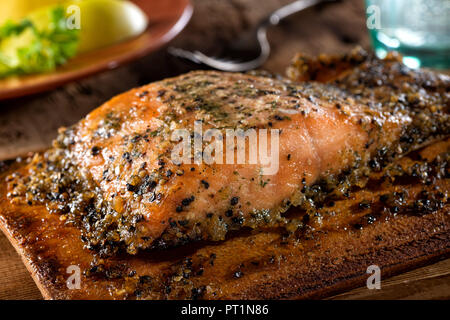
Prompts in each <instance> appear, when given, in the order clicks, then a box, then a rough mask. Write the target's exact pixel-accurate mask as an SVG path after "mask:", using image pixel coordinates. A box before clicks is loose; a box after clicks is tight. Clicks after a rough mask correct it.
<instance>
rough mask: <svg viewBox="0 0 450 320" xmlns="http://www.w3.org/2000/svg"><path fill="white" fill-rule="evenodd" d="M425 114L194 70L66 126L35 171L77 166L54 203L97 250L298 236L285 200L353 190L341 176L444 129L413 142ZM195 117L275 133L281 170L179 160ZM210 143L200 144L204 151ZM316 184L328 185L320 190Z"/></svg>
mask: <svg viewBox="0 0 450 320" xmlns="http://www.w3.org/2000/svg"><path fill="white" fill-rule="evenodd" d="M437 112H439V110H438V111H437ZM418 114H419V113H418V112H417V110H415V111H414V112H413V110H411V108H408V107H405V108H396V109H395V112H393V107H386V105H385V104H373V103H368V102H367V101H366V100H363V99H358V97H357V96H356V97H355V95H353V94H350V93H349V92H346V91H345V89H343V88H338V87H337V86H330V85H324V84H319V83H294V82H292V81H289V80H279V79H274V78H269V77H261V76H253V75H245V74H238V73H221V72H214V71H197V72H191V73H188V74H185V75H182V76H179V77H177V78H171V79H167V80H163V81H160V82H156V83H153V84H150V85H147V86H144V87H141V88H138V89H133V90H131V91H129V92H127V93H124V94H122V95H119V96H117V97H115V98H113V99H112V100H110V101H109V102H107V103H105V104H104V105H102V106H101V107H99V108H98V109H96V110H94V111H93V112H92V113H90V114H89V115H88V116H87V117H86V118H85V119H83V120H82V121H80V122H79V123H78V124H76V125H74V126H73V127H70V128H68V129H65V130H62V132H61V135H60V137H59V138H58V140H57V141H56V142H55V147H54V150H57V152H56V153H55V154H57V155H58V157H60V158H58V157H56V156H55V155H54V154H53V155H52V154H50V155H49V154H47V155H43V156H42V157H43V158H44V159H45V161H43V160H42V158H40V157H37V156H36V157H35V159H34V160H33V161H32V162H31V163H30V165H29V167H30V168H31V169H30V168H29V170H30V172H31V173H32V174H33V173H34V174H35V173H36V169H33V166H36V164H37V163H38V164H41V166H42V163H46V161H47V163H49V162H52V161H54V162H55V163H58V164H59V165H60V164H61V163H63V164H64V165H60V167H64V169H62V173H61V174H60V175H59V176H58V177H59V178H58V179H61V176H62V177H64V176H65V175H67V176H68V172H70V170H69V169H68V168H69V167H74V168H76V172H77V178H76V179H72V180H70V179H71V178H70V177H69V178H67V179H68V180H70V181H72V182H70V188H69V187H68V188H66V189H64V190H69V189H70V190H71V191H66V193H68V196H66V195H64V192H63V190H61V189H63V188H61V187H60V188H59V189H58V190H59V191H58V192H59V193H60V194H63V196H61V197H66V198H67V197H71V203H69V204H68V205H65V206H64V205H62V204H59V205H57V206H56V209H59V210H60V211H66V212H69V213H70V212H71V213H74V212H78V213H77V214H79V215H81V216H82V218H81V221H82V222H80V223H79V224H80V227H81V228H82V229H83V231H84V237H85V240H87V241H88V242H89V243H90V245H91V247H97V246H98V247H102V246H105V245H111V244H117V243H120V244H124V245H125V247H126V249H127V250H128V252H129V253H135V252H136V251H137V250H138V249H139V248H149V247H154V246H159V247H161V246H162V247H164V246H167V245H177V244H183V243H185V242H188V241H191V240H198V239H208V240H223V239H224V238H225V235H226V234H227V232H228V231H230V230H237V229H240V228H242V227H251V228H255V229H256V228H265V227H280V226H283V227H286V228H287V230H288V231H289V232H295V231H296V230H297V229H298V228H301V226H302V222H301V221H292V220H289V219H287V218H286V217H284V216H283V215H282V213H283V212H285V211H286V210H287V209H288V208H289V207H291V206H297V205H298V206H302V208H305V210H307V212H309V211H308V209H311V208H313V207H314V203H313V201H312V200H313V198H314V193H315V192H316V193H317V190H319V191H320V192H319V194H324V193H328V194H329V193H334V194H338V193H339V192H340V193H341V195H342V194H345V188H346V187H348V186H349V185H350V182H349V180H345V179H344V177H349V176H351V177H353V178H355V179H356V178H357V180H355V181H363V180H364V179H363V178H364V177H366V176H367V175H368V174H369V172H370V171H371V170H373V169H376V168H377V167H379V166H382V165H383V163H382V162H383V161H385V160H387V159H390V158H392V157H398V156H400V155H401V154H402V153H404V152H406V151H408V150H411V149H414V146H418V145H421V144H423V143H425V142H427V139H429V138H430V137H435V136H439V135H441V136H442V135H446V134H448V117H447V118H445V119H443V120H442V119H441V120H439V121H438V122H439V123H438V125H437V126H438V129H437V131H435V132H434V133H430V132H424V131H423V132H421V133H420V135H421V136H422V138H421V139H419V140H418V139H416V138H413V139H412V140H411V139H409V140H408V139H406V138H405V137H408V134H409V133H410V132H411V128H412V126H413V123H414V122H415V121H417V117H418ZM443 115H446V114H445V112H444V113H443ZM194 121H197V123H201V125H202V130H203V132H205V131H206V130H208V129H218V130H219V131H220V132H223V134H224V136H225V131H226V129H234V130H236V129H242V130H250V129H254V130H255V131H256V132H258V131H259V130H260V129H268V130H269V131H268V132H274V131H273V130H278V131H277V132H278V133H279V143H278V147H279V157H278V159H277V160H278V170H277V171H276V172H275V173H273V174H264V172H265V171H264V169H263V168H266V167H267V165H265V164H262V163H260V162H258V163H256V164H255V163H253V164H250V163H240V164H237V163H234V164H233V163H210V164H207V163H205V162H202V163H195V162H194V159H193V156H194V153H192V154H191V157H190V160H191V161H189V162H190V163H181V164H179V163H174V160H173V156H172V152H173V151H174V149H175V148H176V146H177V145H178V144H179V143H180V140H179V139H174V138H173V134H174V132H176V130H177V129H186V130H188V131H189V132H190V135H191V136H194V133H193V132H194ZM442 123H443V124H442ZM439 126H440V127H439ZM442 127H445V128H446V129H442ZM270 130H272V131H270ZM443 130H444V131H445V130H447V131H446V132H444V133H443ZM413 131H414V130H413ZM272 134H273V133H270V136H271V135H272ZM269 140H270V137H269ZM210 143H211V142H205V141H203V145H202V150H203V149H204V148H205V147H206V146H207V145H209V144H210ZM224 144H225V142H224ZM246 146H247V149H246V151H245V152H246V156H247V159H248V157H249V156H250V155H249V150H250V146H249V145H246ZM268 150H269V153H270V150H271V145H270V143H269V146H268ZM224 152H225V149H224ZM58 159H59V160H58ZM61 159H62V160H61ZM223 160H224V161H223V162H226V161H225V160H226V159H225V156H224V157H223ZM56 166H58V165H56ZM44 167H45V165H44ZM46 168H47V169H48V164H47V167H46ZM53 169H54V168H53ZM358 179H359V180H358ZM80 180H83V181H85V182H83V184H80ZM319 182H320V183H321V184H320V185H321V188H316V187H314V186H317V183H319ZM361 183H362V182H361ZM356 184H358V182H356ZM73 185H78V186H79V185H82V187H77V188H78V189H77V188H75V187H73ZM79 189H84V190H79ZM71 192H72V193H74V194H75V193H76V194H77V197H78V198H77V199H78V200H76V201H75V200H74V199H75V198H76V197H74V196H73V195H71ZM86 197H87V198H89V199H90V200H89V201H88V200H86ZM58 199H59V198H58ZM57 201H60V200H57ZM77 201H78V202H77ZM63 202H64V201H60V202H59V203H63ZM80 203H83V206H81V205H80V206H79V207H77V204H80ZM49 208H50V209H52V208H53V210H56V209H55V206H53V207H52V206H49ZM80 208H81V209H80ZM77 209H78V211H77ZM312 212H313V211H312Z"/></svg>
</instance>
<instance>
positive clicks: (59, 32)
mask: <svg viewBox="0 0 450 320" xmlns="http://www.w3.org/2000/svg"><path fill="white" fill-rule="evenodd" d="M48 10H49V12H48V17H49V21H48V23H44V24H43V25H44V27H42V28H39V27H38V26H37V24H36V23H35V22H33V20H32V19H30V18H25V19H23V20H22V21H20V22H13V21H7V22H6V23H5V24H4V25H3V26H1V27H0V78H3V77H7V76H10V75H20V74H28V73H40V72H48V71H52V70H54V69H55V68H56V67H57V66H59V65H62V64H64V63H65V62H66V61H67V60H68V59H69V58H71V57H73V56H74V55H75V54H76V53H77V47H78V43H79V31H80V30H78V29H69V28H68V27H67V24H66V15H65V10H64V7H62V6H56V7H51V8H49V9H48Z"/></svg>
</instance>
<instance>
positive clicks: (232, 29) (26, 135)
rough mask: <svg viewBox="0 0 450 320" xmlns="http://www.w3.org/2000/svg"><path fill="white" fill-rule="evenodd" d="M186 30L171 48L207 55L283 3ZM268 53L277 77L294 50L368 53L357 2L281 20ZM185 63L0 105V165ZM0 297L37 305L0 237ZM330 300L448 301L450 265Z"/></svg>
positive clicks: (210, 12)
mask: <svg viewBox="0 0 450 320" xmlns="http://www.w3.org/2000/svg"><path fill="white" fill-rule="evenodd" d="M193 2H194V5H195V12H194V15H193V18H192V20H191V22H190V24H189V26H188V27H187V28H186V30H185V31H184V32H183V33H182V34H181V35H180V36H179V37H178V38H177V39H176V40H175V41H174V42H173V43H172V45H174V46H179V47H182V48H187V49H201V50H203V51H206V52H210V53H214V52H218V51H220V49H221V46H222V44H223V43H226V42H227V41H230V40H232V39H233V38H234V37H235V36H236V35H237V34H239V33H240V32H241V31H242V30H244V29H247V28H249V27H251V26H252V25H254V24H255V23H257V22H258V21H259V20H260V19H261V18H262V17H264V16H265V15H267V14H268V13H269V12H271V11H272V10H274V9H276V8H277V7H279V6H281V5H283V4H286V3H288V2H290V1H289V0H265V1H260V0H227V1H225V0H194V1H193ZM269 39H270V42H271V44H272V48H273V51H272V55H271V57H270V59H269V60H268V61H267V63H266V64H265V65H264V69H267V70H269V71H272V72H277V73H281V74H282V73H284V70H285V68H286V66H287V65H288V64H289V61H290V60H291V58H292V57H293V56H294V54H295V53H296V52H299V51H302V52H306V53H309V54H318V53H322V52H325V53H340V52H345V51H348V50H350V49H351V48H353V47H354V46H355V45H361V46H363V47H366V48H368V47H369V46H370V45H369V40H368V36H367V32H366V29H365V15H364V4H363V1H362V0H347V1H343V2H341V3H339V4H334V5H329V6H326V7H323V8H313V9H309V10H308V11H306V12H304V13H301V14H299V15H297V16H294V17H292V18H289V19H288V20H286V21H285V22H283V23H282V24H281V25H280V26H278V27H276V28H273V29H271V30H270V32H269ZM193 68H195V66H192V65H187V64H185V63H182V62H180V61H178V60H176V59H174V58H172V57H170V56H168V55H167V53H166V50H165V49H162V50H160V51H158V52H156V53H154V54H151V55H149V56H148V57H145V58H144V59H141V60H139V61H136V62H134V63H132V64H130V65H128V66H126V67H122V68H119V69H116V70H113V71H109V72H105V73H103V74H99V75H96V76H93V77H91V78H88V79H85V80H82V81H79V82H76V83H71V84H69V85H66V86H65V87H62V88H59V89H56V90H54V91H52V92H48V93H43V94H39V95H35V96H32V97H27V98H20V99H16V100H11V101H6V102H5V101H3V102H0V159H8V158H13V157H15V156H17V155H21V154H24V153H25V152H28V151H34V150H41V149H44V148H46V147H48V146H49V144H50V142H51V140H52V139H53V138H54V137H55V134H56V131H57V129H58V128H59V127H61V126H67V125H70V124H73V123H75V122H77V121H78V120H79V119H80V118H82V117H83V116H84V115H86V114H87V113H88V112H89V111H91V110H92V109H94V108H95V107H97V106H99V105H100V104H101V103H102V102H104V101H106V100H108V99H109V98H111V97H113V96H114V95H116V94H118V93H121V92H123V91H126V90H128V89H130V88H133V87H136V86H139V85H143V84H146V83H148V82H151V81H154V80H159V79H162V78H164V77H168V76H173V75H177V74H180V73H183V72H186V71H188V70H190V69H193ZM0 274H1V275H2V277H0V299H41V298H42V297H41V295H40V293H39V291H38V289H37V287H36V286H35V284H34V282H33V281H32V279H31V277H30V275H29V274H28V272H27V271H26V269H25V267H24V266H23V264H22V261H21V260H20V258H19V256H18V255H17V253H16V252H15V251H14V249H13V248H12V246H11V245H10V244H9V242H8V240H7V239H6V238H5V237H4V236H3V235H0ZM333 298H335V299H401V298H407V299H429V298H433V299H448V298H450V259H449V260H444V261H441V262H438V263H436V264H434V265H431V266H427V267H423V268H420V269H416V270H413V271H411V272H408V273H404V274H402V275H399V276H396V277H393V278H390V279H383V278H382V289H381V290H368V289H367V288H359V289H355V290H352V291H349V292H346V293H343V294H341V295H338V296H336V297H333Z"/></svg>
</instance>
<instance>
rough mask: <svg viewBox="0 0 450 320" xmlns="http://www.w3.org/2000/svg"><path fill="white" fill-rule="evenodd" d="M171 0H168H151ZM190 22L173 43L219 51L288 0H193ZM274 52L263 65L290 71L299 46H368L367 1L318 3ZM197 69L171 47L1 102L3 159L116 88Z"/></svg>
mask: <svg viewBox="0 0 450 320" xmlns="http://www.w3.org/2000/svg"><path fill="white" fill-rule="evenodd" d="M147 1H149V2H152V1H166V0H147ZM191 2H192V5H193V7H194V11H193V15H192V18H191V20H190V21H189V24H188V25H187V27H186V28H185V29H184V30H183V31H182V32H181V34H180V35H178V36H177V38H176V39H175V40H174V41H173V42H171V43H170V46H174V47H180V48H184V49H190V50H201V51H203V52H205V53H208V54H215V53H218V52H221V50H222V49H223V48H224V47H225V46H226V44H227V43H228V42H230V41H232V40H233V39H234V38H236V37H237V36H238V35H239V34H240V33H242V32H243V31H245V30H248V29H250V28H252V27H253V26H254V25H255V24H256V23H258V22H259V21H260V20H261V19H263V18H264V17H266V16H267V15H268V14H269V13H271V12H272V11H274V10H276V9H277V8H279V7H281V6H283V5H286V4H288V3H290V2H292V1H290V0H264V1H261V0H193V1H191ZM268 39H269V41H270V44H271V47H272V51H271V55H270V57H269V59H268V60H267V62H266V63H265V64H264V65H263V66H262V68H263V69H267V70H269V71H271V72H277V73H281V74H284V70H285V68H286V67H287V66H288V64H289V62H290V61H291V59H292V58H293V56H294V55H295V54H296V53H297V52H306V53H309V54H312V55H315V54H319V53H324V52H325V53H342V52H347V51H349V50H350V49H351V48H353V47H354V46H356V45H361V46H363V47H365V48H369V47H370V40H369V36H368V32H367V29H366V16H365V4H364V1H363V0H344V1H340V2H339V3H336V4H329V5H325V6H315V7H312V8H309V9H307V10H305V11H304V12H300V13H299V14H297V15H294V16H292V17H289V18H287V19H285V20H283V21H282V22H281V23H280V25H279V26H276V27H272V28H270V29H269V30H268ZM195 68H198V66H196V65H193V64H188V63H185V62H184V61H180V60H179V59H177V58H174V57H172V56H170V55H169V54H168V53H167V46H165V47H163V48H160V49H159V50H157V51H156V52H154V53H151V54H149V55H147V56H145V57H144V58H142V59H139V60H135V61H133V62H131V63H129V64H127V65H125V66H122V67H120V68H117V69H115V70H111V71H107V72H103V73H99V74H96V75H93V76H91V77H88V78H85V79H82V80H79V81H76V82H72V83H69V84H67V85H65V86H63V87H59V88H57V89H55V90H52V91H49V92H45V93H39V94H36V95H33V96H28V97H22V98H16V99H9V100H6V101H5V100H3V101H0V159H2V158H3V159H4V158H5V157H14V156H17V155H20V154H23V153H24V152H28V151H32V150H39V149H43V148H46V147H47V146H48V145H49V144H50V142H51V140H52V139H53V138H54V137H55V135H56V132H57V129H58V128H59V127H61V126H68V125H70V124H73V123H75V122H77V121H78V120H79V119H81V118H82V117H83V116H84V115H86V114H87V113H88V112H89V111H91V110H92V109H94V108H96V107H97V106H99V105H100V104H101V103H103V102H105V101H107V100H108V99H110V98H111V97H113V96H114V95H117V94H119V93H121V92H124V91H126V90H128V89H130V88H133V87H136V86H140V85H144V84H147V83H149V82H151V81H155V80H159V79H162V78H165V77H168V76H174V75H177V74H180V73H183V72H187V71H189V70H191V69H195Z"/></svg>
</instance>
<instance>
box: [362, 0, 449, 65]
mask: <svg viewBox="0 0 450 320" xmlns="http://www.w3.org/2000/svg"><path fill="white" fill-rule="evenodd" d="M366 14H367V28H368V29H369V33H370V36H371V39H372V44H373V47H374V50H375V53H376V54H377V56H378V57H380V58H383V57H384V56H386V54H387V52H389V51H394V50H395V51H398V52H400V53H401V54H402V55H403V57H404V59H403V62H404V63H405V64H406V65H408V66H409V67H412V68H418V67H432V68H440V69H448V68H450V0H366Z"/></svg>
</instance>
